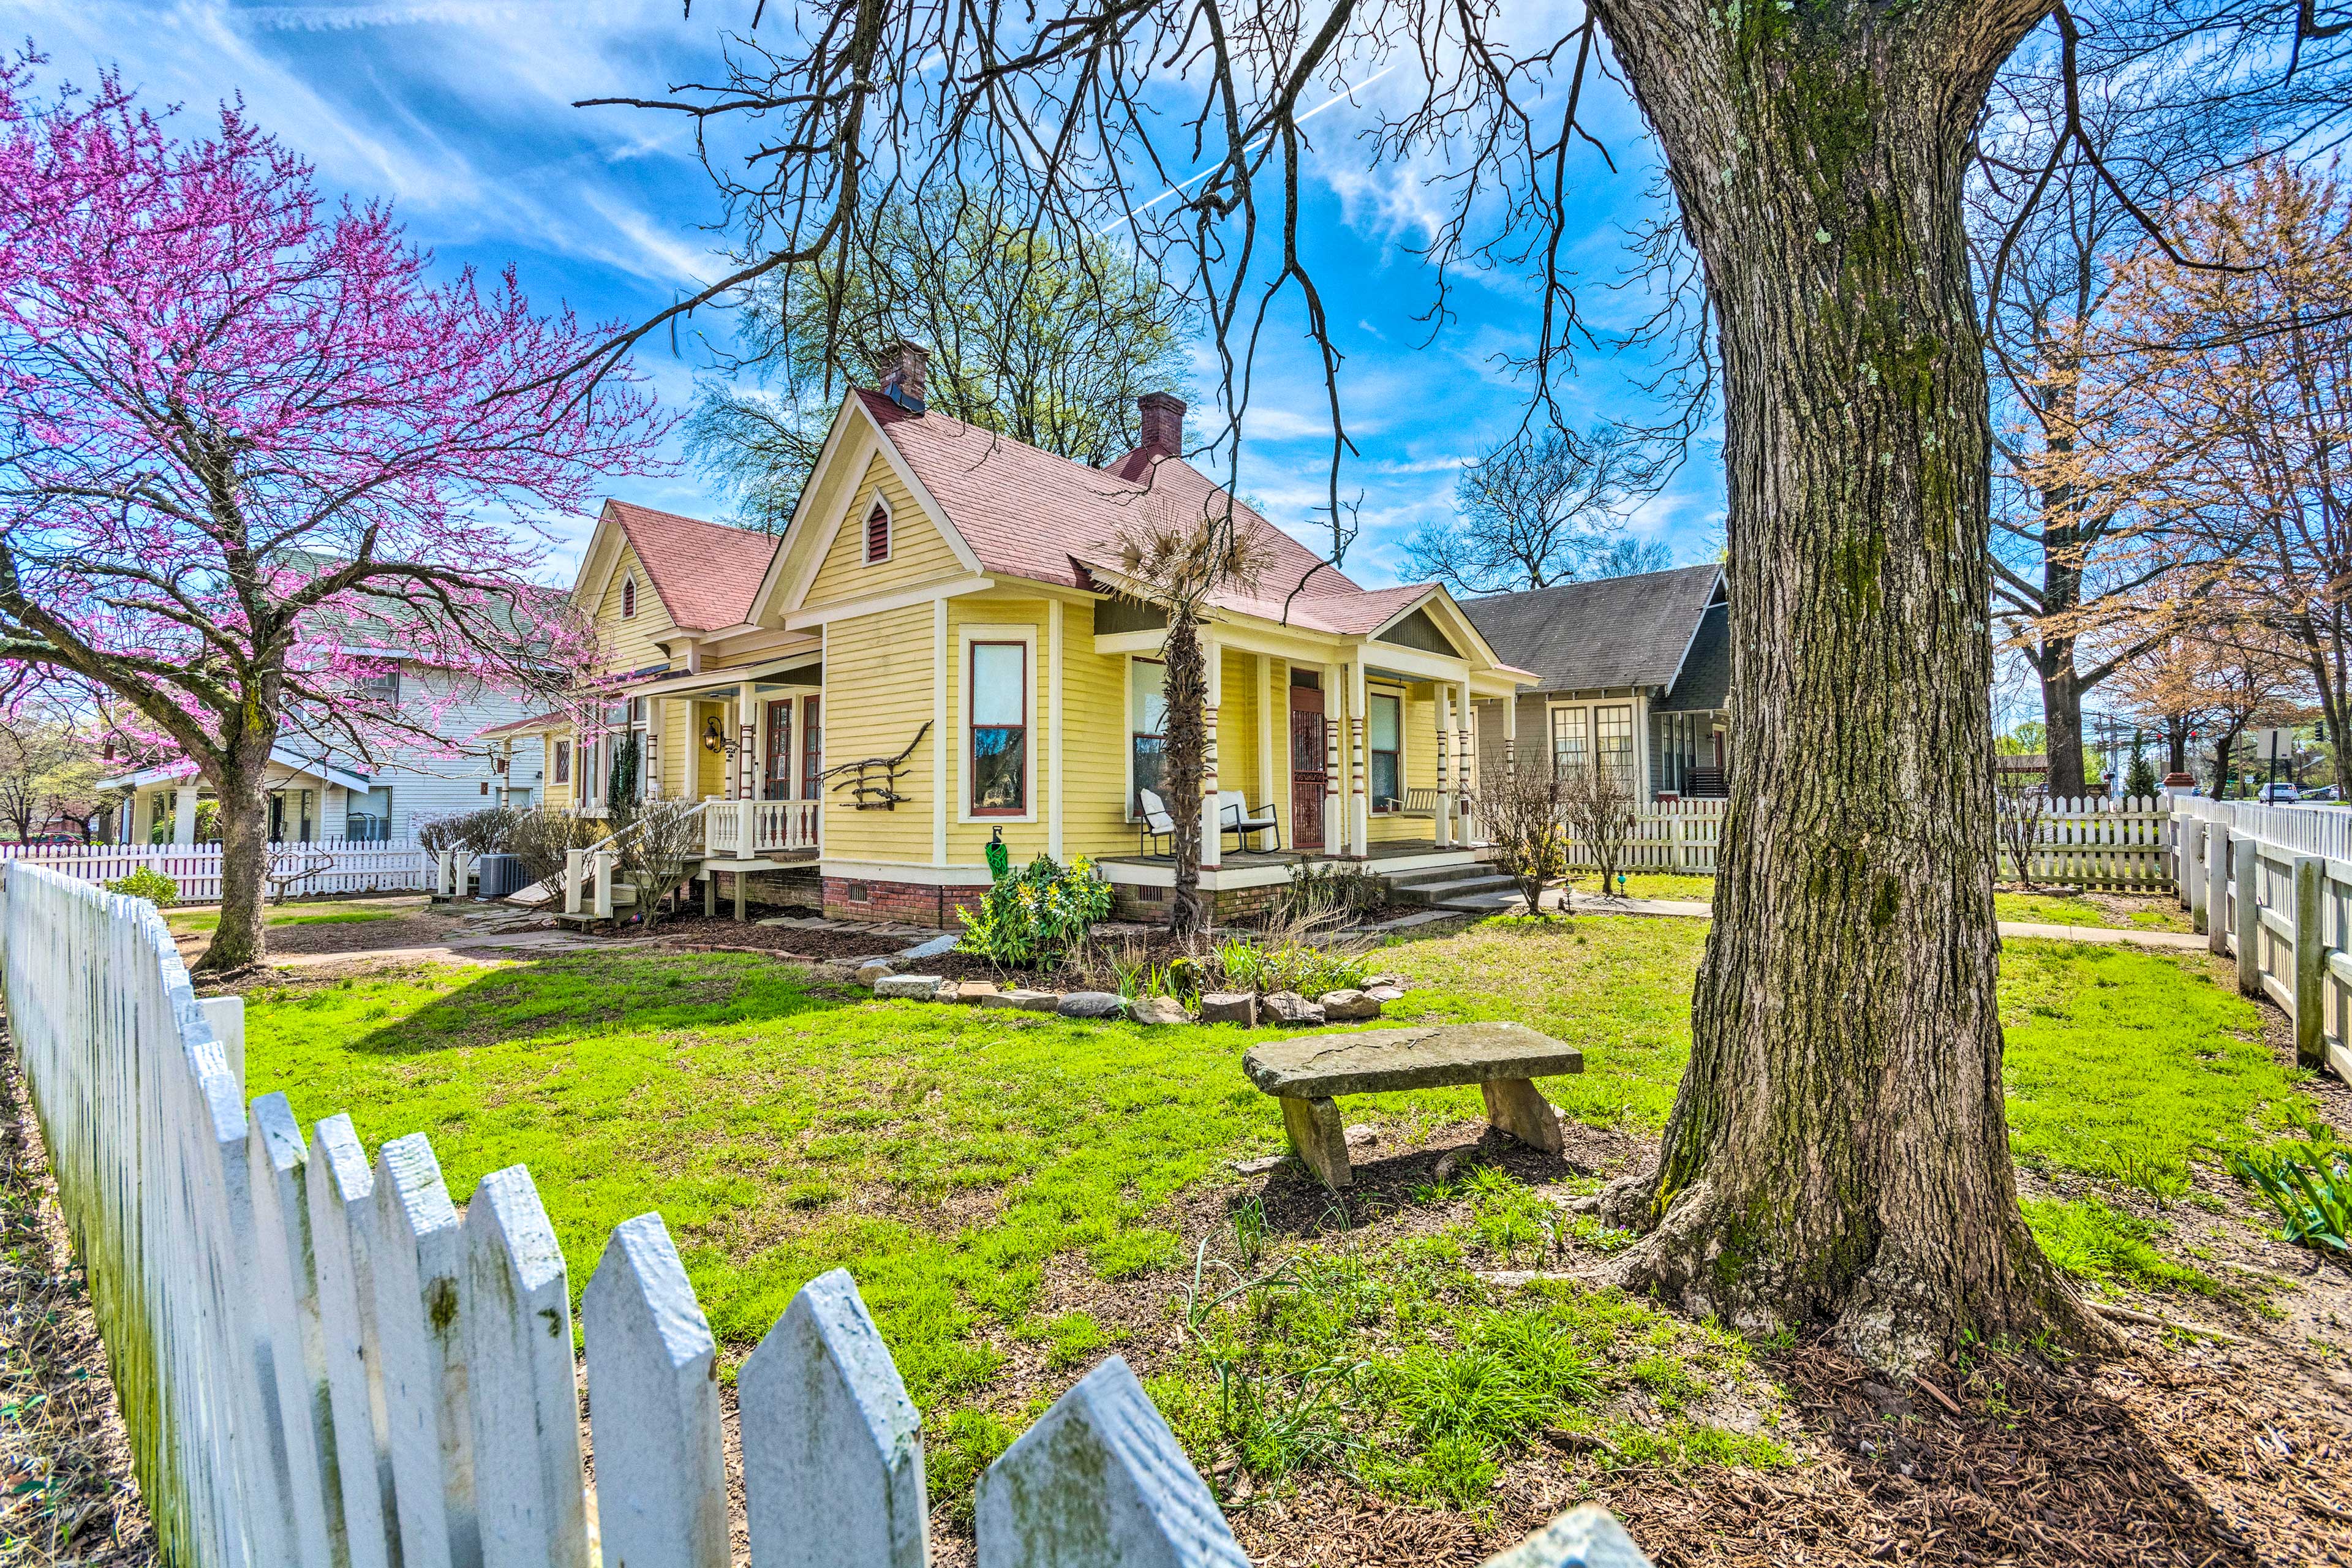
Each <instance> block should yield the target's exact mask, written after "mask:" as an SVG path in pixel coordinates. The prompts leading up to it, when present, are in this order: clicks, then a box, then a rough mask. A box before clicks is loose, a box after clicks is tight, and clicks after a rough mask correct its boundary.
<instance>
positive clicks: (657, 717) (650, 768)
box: [640, 697, 693, 800]
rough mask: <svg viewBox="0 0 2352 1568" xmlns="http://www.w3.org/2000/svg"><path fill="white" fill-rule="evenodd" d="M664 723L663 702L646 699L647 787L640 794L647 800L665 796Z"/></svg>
mask: <svg viewBox="0 0 2352 1568" xmlns="http://www.w3.org/2000/svg"><path fill="white" fill-rule="evenodd" d="M663 721H664V713H663V710H662V700H661V699H660V698H658V697H648V698H646V760H645V769H646V773H645V787H644V789H643V790H642V791H641V792H640V793H641V794H643V795H644V796H645V798H646V799H647V800H659V799H661V797H662V794H663V791H662V772H661V771H662V724H663ZM687 793H688V794H689V795H691V794H692V793H693V792H692V791H691V790H689V791H688V792H687Z"/></svg>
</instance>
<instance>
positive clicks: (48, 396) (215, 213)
mask: <svg viewBox="0 0 2352 1568" xmlns="http://www.w3.org/2000/svg"><path fill="white" fill-rule="evenodd" d="M37 64H38V62H37V59H34V58H23V59H20V60H18V61H16V63H14V64H13V65H8V66H0V669H5V671H6V672H7V674H8V677H9V679H10V682H11V689H14V690H16V691H19V692H22V691H26V690H30V689H37V688H39V687H41V686H44V685H48V684H56V683H64V684H67V685H70V686H79V687H80V688H81V689H84V690H87V691H91V692H98V691H104V692H110V693H113V694H114V695H115V696H117V697H118V698H119V699H120V700H121V702H123V703H127V704H129V705H130V706H131V708H132V709H133V710H136V712H137V713H138V715H139V716H140V718H141V720H142V721H143V722H145V723H146V724H148V725H151V726H152V728H153V730H154V731H155V732H156V735H157V736H158V737H159V738H160V739H161V740H163V741H164V742H168V744H169V745H170V746H172V747H174V748H176V749H177V750H178V751H179V752H181V753H182V754H183V755H184V756H185V757H186V758H187V759H189V760H190V761H192V762H193V763H194V764H195V766H196V768H197V769H198V770H199V772H200V773H201V774H202V776H203V778H204V780H205V782H206V783H208V784H211V785H212V787H213V788H214V790H215V791H216V792H217V793H218V795H219V799H220V823H221V843H222V849H223V860H222V899H221V903H222V907H221V920H220V926H219V930H218V932H217V934H216V935H215V938H214V940H213V943H212V946H211V947H210V949H209V950H208V951H207V952H205V956H204V958H203V959H202V960H201V961H200V963H199V965H198V967H199V968H200V969H209V970H214V971H222V972H228V971H235V970H238V969H242V968H245V967H247V966H249V965H251V964H253V963H256V962H257V961H258V960H259V959H260V958H261V957H262V956H263V953H264V951H265V948H264V933H263V924H262V895H263V891H264V875H265V872H266V870H267V868H268V852H269V847H268V803H267V797H266V793H265V778H266V772H267V770H268V765H269V760H270V752H271V751H272V749H273V748H274V747H276V746H278V744H279V743H280V742H281V739H284V740H287V741H289V742H292V741H295V740H297V739H299V741H300V742H301V744H300V746H299V748H298V749H299V750H300V751H301V752H303V754H305V755H317V754H320V752H321V750H326V751H330V752H338V753H343V754H348V755H351V756H353V757H356V758H358V759H361V760H362V761H367V760H372V759H373V758H374V757H375V756H377V755H378V754H379V753H380V752H381V751H382V750H383V748H385V747H387V746H389V745H393V744H396V743H400V742H404V741H405V742H424V741H425V740H427V739H429V737H430V732H431V730H432V720H433V719H434V718H436V717H437V714H423V713H420V712H418V711H417V710H415V708H414V707H413V706H412V707H411V708H410V709H409V710H406V711H402V710H398V709H396V708H394V707H393V706H391V705H390V704H389V703H388V702H387V701H386V700H385V699H384V698H383V697H382V696H379V695H377V693H376V690H375V689H374V687H375V683H371V682H370V681H369V680H368V679H366V678H367V677H370V676H373V675H378V674H381V673H383V672H384V671H386V670H388V669H390V668H393V667H392V666H391V665H390V664H389V663H388V662H387V661H388V659H389V658H391V657H393V656H394V655H395V654H396V655H397V656H398V657H400V658H407V659H411V660H415V661H417V662H419V663H421V664H423V665H424V666H425V667H427V668H432V669H434V670H436V671H439V672H444V673H445V674H446V677H447V679H444V680H441V681H436V682H434V683H432V684H433V685H434V687H435V689H436V690H439V691H442V692H444V693H446V694H447V695H446V696H445V698H444V700H445V701H446V700H456V698H457V696H458V695H459V694H462V693H465V692H467V690H468V689H473V690H479V689H483V688H492V689H501V690H505V691H509V692H512V693H515V694H518V695H525V696H530V695H534V694H541V693H546V694H552V693H556V692H560V691H562V690H563V689H566V688H568V687H570V686H572V684H573V683H574V680H575V678H576V675H577V673H578V671H579V669H580V668H581V666H582V664H583V661H584V658H585V657H586V655H587V653H588V651H589V647H590V639H589V634H588V632H587V629H586V627H585V626H584V625H583V624H582V623H581V622H580V621H579V619H578V618H577V617H576V616H575V615H574V614H573V613H572V611H571V610H570V609H569V607H568V605H567V603H566V601H565V600H564V598H563V596H562V595H560V594H558V593H556V592H554V591H552V590H550V589H548V588H546V587H543V586H541V585H540V584H538V583H536V582H535V581H534V580H533V574H534V573H535V572H536V571H537V570H538V569H539V568H540V567H541V564H542V563H543V561H544V558H545V552H546V548H547V544H548V542H549V540H548V535H547V533H546V531H545V523H546V521H548V520H549V519H551V518H552V517H556V516H561V515H565V514H577V513H580V512H582V511H583V510H585V508H586V506H587V504H588V503H589V501H590V500H591V499H592V491H593V489H594V487H595V486H596V484H597V482H598V481H599V480H600V479H604V478H605V477H608V476H613V475H619V474H628V473H641V472H646V471H650V470H652V469H654V468H656V466H657V464H656V459H655V458H653V457H652V451H653V447H654V445H655V443H656V441H657V440H658V439H659V437H660V436H661V434H662V432H663V430H664V428H665V427H666V426H665V421H664V420H663V418H662V416H660V415H659V414H658V413H657V412H656V408H655V405H654V402H653V399H652V398H651V396H650V395H649V394H648V393H647V392H646V390H645V389H644V388H643V386H642V384H641V383H639V382H637V381H635V380H634V379H633V378H632V377H631V376H629V375H628V374H622V375H620V376H618V377H615V376H613V375H610V374H608V375H606V376H605V377H604V379H603V380H602V381H601V382H599V383H597V384H594V385H593V386H591V385H587V384H584V382H574V381H573V380H572V379H570V378H569V377H568V376H567V375H566V374H565V373H566V370H567V367H570V366H572V365H575V364H577V363H581V362H582V361H583V359H585V358H586V357H587V355H588V353H589V352H590V351H591V350H592V349H593V347H594V346H595V345H596V344H597V343H598V342H600V341H602V339H603V338H604V336H606V335H607V333H608V331H609V329H607V328H605V327H603V326H590V327H583V325H581V324H580V323H578V322H576V321H574V320H573V319H572V316H571V315H570V314H569V313H566V312H561V311H559V312H557V313H555V314H552V315H548V314H541V313H538V312H535V311H534V310H532V309H531V307H530V303H529V301H528V300H525V298H524V297H523V295H522V293H521V291H520V289H519V287H518V286H517V284H516V280H515V278H514V276H513V274H512V272H511V271H509V273H508V274H507V275H506V276H504V277H503V278H501V279H499V282H498V283H497V285H496V286H495V287H491V288H485V287H482V286H481V285H479V284H478V281H477V279H476V278H475V277H474V275H473V274H472V273H471V272H467V273H463V274H460V275H457V276H456V277H454V278H448V279H442V280H439V281H436V280H435V279H433V278H432V277H431V275H430V271H431V269H430V265H429V262H430V258H428V257H427V256H426V255H425V254H423V253H422V252H420V251H419V250H418V249H416V248H415V247H413V246H412V245H410V244H409V243H408V242H407V241H406V240H405V239H404V237H403V233H402V230H401V228H400V226H398V225H397V224H395V223H394V221H393V219H392V216H391V215H390V213H389V212H388V211H387V210H386V209H384V208H383V207H382V206H380V205H364V206H361V205H331V204H330V203H327V202H325V201H322V199H321V198H320V195H319V193H318V191H317V190H316V188H315V187H314V185H313V183H312V179H311V171H310V168H309V166H308V165H306V164H304V163H302V162H301V161H299V159H297V158H295V157H294V156H293V155H291V154H290V153H288V152H287V151H286V150H285V148H283V147H282V146H280V145H279V144H278V142H275V141H273V140H272V139H271V138H270V137H269V136H268V135H266V134H264V133H263V132H261V131H259V130H258V129H257V128H256V127H255V126H254V125H253V124H252V123H251V121H248V120H247V117H246V115H245V113H244V111H243V110H242V108H241V107H233V108H224V109H223V110H221V111H220V115H219V121H218V125H217V129H216V130H215V131H214V132H212V133H211V134H209V135H206V136H202V137H182V136H176V135H174V134H173V126H172V125H170V124H168V123H167V122H166V121H164V120H163V118H160V117H157V116H152V115H150V114H148V113H146V112H144V111H142V110H141V109H140V108H139V106H138V104H137V102H136V101H135V100H134V99H133V97H132V96H131V94H129V93H128V92H126V91H124V90H123V89H121V87H120V86H119V85H118V84H117V83H115V82H113V81H112V80H107V81H103V82H101V83H100V86H99V88H98V89H96V90H95V91H93V92H90V93H87V94H80V93H76V92H74V91H72V90H71V89H60V90H58V91H57V92H55V93H52V94H48V95H47V96H43V97H40V98H38V99H36V96H35V87H36V83H35V79H34V68H35V67H36V66H37ZM412 695H413V694H412Z"/></svg>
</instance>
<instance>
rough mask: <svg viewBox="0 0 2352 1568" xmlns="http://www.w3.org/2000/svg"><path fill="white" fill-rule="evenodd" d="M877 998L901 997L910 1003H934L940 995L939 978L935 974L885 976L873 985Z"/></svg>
mask: <svg viewBox="0 0 2352 1568" xmlns="http://www.w3.org/2000/svg"><path fill="white" fill-rule="evenodd" d="M874 994H875V995H876V996H877V997H884V996H903V997H906V998H908V999H909V1000H911V1001H918V1002H931V1001H936V1000H938V998H939V994H940V977H939V976H938V975H936V974H885V975H883V976H882V977H881V978H880V979H878V980H877V981H876V982H875V983H874Z"/></svg>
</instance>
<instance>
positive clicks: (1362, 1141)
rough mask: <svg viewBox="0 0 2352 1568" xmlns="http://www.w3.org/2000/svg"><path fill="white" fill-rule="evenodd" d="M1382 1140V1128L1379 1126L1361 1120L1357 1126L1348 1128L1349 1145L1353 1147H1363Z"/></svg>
mask: <svg viewBox="0 0 2352 1568" xmlns="http://www.w3.org/2000/svg"><path fill="white" fill-rule="evenodd" d="M1380 1141H1381V1130H1380V1129H1379V1128H1377V1127H1371V1126H1368V1125H1366V1124H1365V1123H1363V1122H1360V1121H1359V1122H1358V1123H1356V1125H1355V1126H1353V1127H1350V1128H1349V1129H1348V1146H1349V1148H1351V1149H1361V1148H1364V1147H1366V1146H1368V1145H1370V1144H1373V1143H1377V1142H1380Z"/></svg>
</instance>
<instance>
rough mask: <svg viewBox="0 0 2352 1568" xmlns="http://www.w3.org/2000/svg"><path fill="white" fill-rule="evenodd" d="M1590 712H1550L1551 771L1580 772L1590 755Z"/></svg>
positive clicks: (1563, 710)
mask: <svg viewBox="0 0 2352 1568" xmlns="http://www.w3.org/2000/svg"><path fill="white" fill-rule="evenodd" d="M1591 746H1592V731H1591V710H1590V709H1585V708H1555V709H1553V710H1551V771H1552V772H1553V773H1559V774H1570V773H1577V772H1579V771H1580V770H1581V769H1582V768H1583V767H1584V765H1585V763H1586V761H1587V759H1588V758H1590V757H1591Z"/></svg>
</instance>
